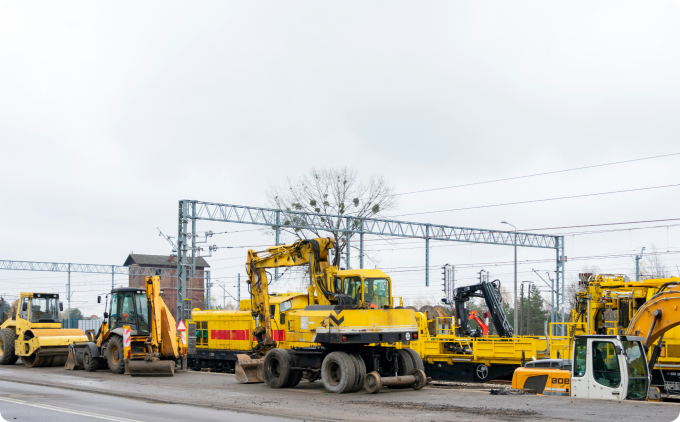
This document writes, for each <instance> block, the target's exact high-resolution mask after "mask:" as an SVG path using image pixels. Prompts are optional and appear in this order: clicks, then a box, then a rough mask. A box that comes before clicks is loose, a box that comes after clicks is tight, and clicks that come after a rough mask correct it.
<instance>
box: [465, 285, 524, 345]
mask: <svg viewBox="0 0 680 422" xmlns="http://www.w3.org/2000/svg"><path fill="white" fill-rule="evenodd" d="M471 297H483V298H484V301H485V302H486V306H487V307H488V308H489V314H490V316H491V320H492V321H493V325H494V327H496V332H497V333H498V335H499V336H500V337H512V335H513V330H512V325H510V322H509V321H508V318H507V317H506V316H505V312H503V306H502V305H501V303H502V302H503V298H502V297H501V282H500V280H494V281H482V282H481V283H479V284H473V285H471V286H465V287H459V288H457V289H456V290H455V291H454V298H453V300H454V310H455V317H456V335H459V336H464V337H481V336H482V331H481V330H472V329H471V328H470V323H469V322H468V321H469V318H470V312H469V311H468V310H467V307H466V305H465V304H466V303H467V302H468V301H469V300H470V298H471Z"/></svg>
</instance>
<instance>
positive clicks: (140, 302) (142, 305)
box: [135, 294, 151, 333]
mask: <svg viewBox="0 0 680 422" xmlns="http://www.w3.org/2000/svg"><path fill="white" fill-rule="evenodd" d="M135 297H136V299H137V310H138V311H139V327H137V328H138V329H139V331H143V332H145V333H148V332H150V331H151V330H149V321H147V319H149V302H148V301H147V299H146V294H137V295H135Z"/></svg>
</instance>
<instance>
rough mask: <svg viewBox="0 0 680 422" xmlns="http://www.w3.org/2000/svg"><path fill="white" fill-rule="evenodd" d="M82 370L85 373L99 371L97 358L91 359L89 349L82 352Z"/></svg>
mask: <svg viewBox="0 0 680 422" xmlns="http://www.w3.org/2000/svg"><path fill="white" fill-rule="evenodd" d="M83 368H85V370H86V371H87V372H94V371H96V370H97V369H99V358H95V357H92V351H91V350H90V348H89V347H86V348H85V350H83Z"/></svg>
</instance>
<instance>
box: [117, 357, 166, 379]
mask: <svg viewBox="0 0 680 422" xmlns="http://www.w3.org/2000/svg"><path fill="white" fill-rule="evenodd" d="M127 369H128V371H129V372H130V375H132V376H133V377H172V376H174V375H175V361H174V360H156V361H150V360H131V361H130V362H128V364H127Z"/></svg>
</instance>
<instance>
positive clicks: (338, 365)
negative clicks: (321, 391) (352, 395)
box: [321, 352, 356, 393]
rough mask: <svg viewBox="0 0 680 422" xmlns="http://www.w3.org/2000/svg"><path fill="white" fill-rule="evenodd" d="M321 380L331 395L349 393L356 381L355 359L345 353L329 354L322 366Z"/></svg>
mask: <svg viewBox="0 0 680 422" xmlns="http://www.w3.org/2000/svg"><path fill="white" fill-rule="evenodd" d="M321 379H322V380H323V386H324V387H325V388H326V391H328V392H329V393H349V392H350V391H351V390H352V388H354V382H355V380H356V370H355V369H354V359H352V358H351V357H350V356H349V355H348V354H347V353H345V352H332V353H329V354H328V355H326V357H325V358H324V360H323V363H322V364H321Z"/></svg>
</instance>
